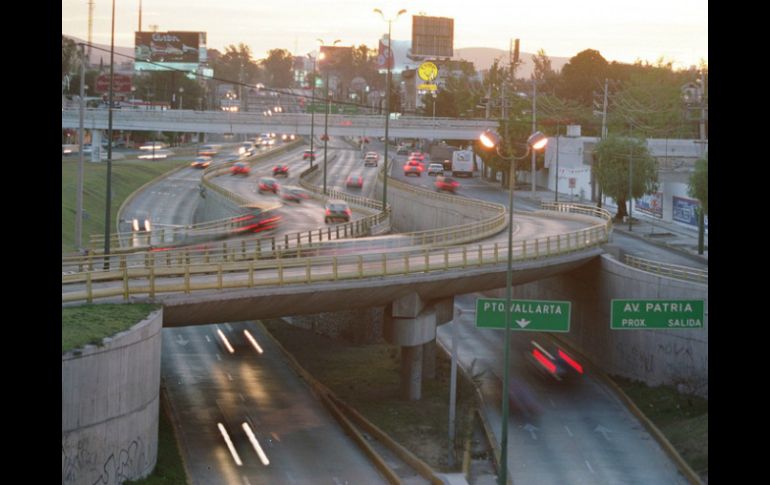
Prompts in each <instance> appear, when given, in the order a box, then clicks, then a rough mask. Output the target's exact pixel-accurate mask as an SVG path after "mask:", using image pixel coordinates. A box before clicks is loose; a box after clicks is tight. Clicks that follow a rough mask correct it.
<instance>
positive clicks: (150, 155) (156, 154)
mask: <svg viewBox="0 0 770 485" xmlns="http://www.w3.org/2000/svg"><path fill="white" fill-rule="evenodd" d="M173 154H174V152H172V151H170V150H152V151H149V152H145V153H143V154H141V155H139V156H138V157H136V158H139V159H141V160H163V159H166V158H168V157H170V156H171V155H173Z"/></svg>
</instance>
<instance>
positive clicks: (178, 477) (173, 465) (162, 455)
mask: <svg viewBox="0 0 770 485" xmlns="http://www.w3.org/2000/svg"><path fill="white" fill-rule="evenodd" d="M164 409H165V406H161V407H160V412H159V413H158V461H157V462H156V463H155V468H154V469H153V471H152V474H150V476H148V477H147V478H143V479H141V480H134V481H127V482H123V483H126V484H128V485H179V484H184V483H187V474H186V473H185V471H184V465H183V463H182V456H181V455H180V453H179V446H178V445H177V442H176V436H175V435H174V430H173V428H172V427H171V420H170V419H169V418H168V416H167V415H166V412H165V411H164Z"/></svg>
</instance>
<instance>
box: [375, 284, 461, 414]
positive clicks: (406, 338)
mask: <svg viewBox="0 0 770 485" xmlns="http://www.w3.org/2000/svg"><path fill="white" fill-rule="evenodd" d="M453 303H454V300H453V299H452V298H448V299H445V300H441V301H439V302H431V303H430V304H428V303H427V302H425V301H423V300H422V299H421V298H420V296H419V295H418V294H416V293H412V294H410V295H407V296H405V297H402V298H399V299H398V300H395V301H393V302H391V303H390V304H389V305H388V306H387V307H385V315H384V318H383V334H384V335H383V336H384V338H385V340H386V341H388V342H389V343H391V344H394V345H400V346H401V396H402V398H403V399H406V400H410V401H418V400H420V398H421V395H422V379H423V378H426V379H434V378H435V376H436V326H437V325H440V324H441V323H446V322H448V321H450V320H451V319H452V306H453Z"/></svg>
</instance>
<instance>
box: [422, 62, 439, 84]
mask: <svg viewBox="0 0 770 485" xmlns="http://www.w3.org/2000/svg"><path fill="white" fill-rule="evenodd" d="M417 74H418V75H419V76H420V79H422V80H423V81H432V80H434V79H436V76H437V75H438V67H436V65H435V64H433V63H432V62H423V63H422V64H420V67H419V69H417Z"/></svg>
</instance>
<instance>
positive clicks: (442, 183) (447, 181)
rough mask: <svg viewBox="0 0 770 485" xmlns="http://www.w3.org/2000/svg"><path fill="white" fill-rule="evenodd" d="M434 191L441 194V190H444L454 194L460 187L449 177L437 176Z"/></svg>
mask: <svg viewBox="0 0 770 485" xmlns="http://www.w3.org/2000/svg"><path fill="white" fill-rule="evenodd" d="M435 185H436V190H437V191H439V192H441V191H442V190H445V191H447V192H452V193H454V192H455V191H456V190H457V189H458V187H460V183H459V182H458V181H457V180H455V179H453V178H450V177H444V176H443V175H439V176H437V177H436V183H435Z"/></svg>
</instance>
